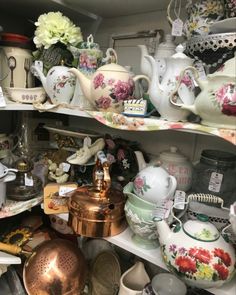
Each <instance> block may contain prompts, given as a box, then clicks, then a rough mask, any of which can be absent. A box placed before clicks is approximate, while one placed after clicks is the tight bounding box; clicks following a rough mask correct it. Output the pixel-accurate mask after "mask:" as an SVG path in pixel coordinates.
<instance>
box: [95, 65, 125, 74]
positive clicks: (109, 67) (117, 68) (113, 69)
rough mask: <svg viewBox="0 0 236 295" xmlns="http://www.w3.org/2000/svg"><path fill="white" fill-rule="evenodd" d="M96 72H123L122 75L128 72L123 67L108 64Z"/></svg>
mask: <svg viewBox="0 0 236 295" xmlns="http://www.w3.org/2000/svg"><path fill="white" fill-rule="evenodd" d="M98 71H99V72H100V71H103V72H105V71H108V72H124V73H128V71H127V70H126V68H124V67H123V66H120V65H118V64H116V63H110V64H106V65H104V66H101V67H100V68H99V69H98Z"/></svg>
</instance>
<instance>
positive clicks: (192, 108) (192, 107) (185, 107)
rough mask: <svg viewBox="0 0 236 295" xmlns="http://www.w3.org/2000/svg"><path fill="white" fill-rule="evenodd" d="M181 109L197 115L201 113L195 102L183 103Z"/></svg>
mask: <svg viewBox="0 0 236 295" xmlns="http://www.w3.org/2000/svg"><path fill="white" fill-rule="evenodd" d="M181 109H183V110H187V111H190V112H192V113H194V114H195V115H199V113H198V110H197V108H196V106H195V104H193V105H184V104H182V105H181Z"/></svg>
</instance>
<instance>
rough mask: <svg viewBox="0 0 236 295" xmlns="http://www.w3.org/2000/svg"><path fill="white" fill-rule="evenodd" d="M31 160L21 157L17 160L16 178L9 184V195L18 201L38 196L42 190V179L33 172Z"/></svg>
mask: <svg viewBox="0 0 236 295" xmlns="http://www.w3.org/2000/svg"><path fill="white" fill-rule="evenodd" d="M31 168H32V163H31V161H29V160H27V159H24V158H21V159H19V160H17V162H16V169H17V170H18V172H17V174H16V179H15V180H14V181H12V182H11V183H10V184H9V185H7V197H8V198H9V199H12V200H16V201H26V200H30V199H33V198H35V197H38V196H39V194H40V193H41V192H42V188H43V186H42V181H41V179H40V178H39V177H37V176H36V175H33V174H32V172H31V170H32V169H31Z"/></svg>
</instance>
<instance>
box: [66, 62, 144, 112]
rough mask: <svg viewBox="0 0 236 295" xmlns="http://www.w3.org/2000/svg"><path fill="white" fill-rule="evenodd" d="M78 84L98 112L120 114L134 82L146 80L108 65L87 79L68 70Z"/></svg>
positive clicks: (79, 72) (114, 65)
mask: <svg viewBox="0 0 236 295" xmlns="http://www.w3.org/2000/svg"><path fill="white" fill-rule="evenodd" d="M70 72H71V73H73V74H74V75H75V76H76V77H77V78H78V79H79V83H80V87H81V89H82V91H83V93H84V96H85V97H86V98H87V99H88V100H89V101H90V103H91V104H92V105H93V106H94V107H95V108H96V109H97V110H99V111H104V112H107V111H112V112H115V113H121V112H122V111H123V102H124V100H127V99H130V98H131V97H132V94H133V91H134V82H135V81H137V80H138V79H146V80H147V81H148V82H149V79H148V77H146V76H145V75H137V76H134V77H132V75H131V73H129V72H128V71H127V70H126V69H125V68H124V67H122V66H120V65H118V64H115V63H110V64H106V65H103V66H101V67H99V68H98V69H97V70H96V72H95V73H94V74H93V75H92V76H91V78H88V77H87V76H86V75H85V74H84V73H82V72H81V71H80V70H78V69H76V68H72V69H70Z"/></svg>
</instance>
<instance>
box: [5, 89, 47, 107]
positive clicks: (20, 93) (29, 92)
mask: <svg viewBox="0 0 236 295" xmlns="http://www.w3.org/2000/svg"><path fill="white" fill-rule="evenodd" d="M3 91H4V94H5V95H6V97H7V98H8V99H9V100H12V101H14V102H20V103H28V104H32V103H35V102H39V103H40V102H44V101H45V99H46V92H45V90H44V88H43V87H33V88H15V87H14V88H11V87H4V89H3Z"/></svg>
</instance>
